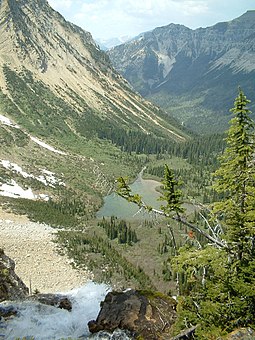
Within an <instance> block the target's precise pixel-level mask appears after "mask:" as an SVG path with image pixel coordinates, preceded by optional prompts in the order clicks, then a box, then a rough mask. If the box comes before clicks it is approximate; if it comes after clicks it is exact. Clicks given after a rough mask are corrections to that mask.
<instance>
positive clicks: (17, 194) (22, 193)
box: [0, 179, 36, 200]
mask: <svg viewBox="0 0 255 340" xmlns="http://www.w3.org/2000/svg"><path fill="white" fill-rule="evenodd" d="M0 195H1V196H7V197H13V198H27V199H31V200H33V199H35V198H36V196H35V195H34V194H33V192H32V189H31V188H28V189H27V190H26V189H23V188H21V186H19V185H18V184H17V183H16V182H15V181H14V180H13V179H12V180H11V182H10V184H7V183H5V184H2V185H1V186H0Z"/></svg>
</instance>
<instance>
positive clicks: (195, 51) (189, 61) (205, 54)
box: [108, 11, 255, 120]
mask: <svg viewBox="0 0 255 340" xmlns="http://www.w3.org/2000/svg"><path fill="white" fill-rule="evenodd" d="M254 46H255V11H248V12H246V13H245V14H243V15H242V16H241V17H239V18H237V19H234V20H232V21H230V22H222V23H218V24H216V25H214V26H212V27H207V28H199V29H196V30H191V29H189V28H187V27H185V26H181V25H175V24H170V25H168V26H164V27H159V28H156V29H154V30H153V31H151V32H147V33H144V34H142V35H140V36H139V37H138V38H137V39H134V40H132V41H131V42H128V43H125V44H123V45H120V46H117V47H115V48H113V49H111V50H110V51H109V52H108V55H109V57H110V59H111V60H112V62H113V65H114V66H115V67H116V69H117V70H118V71H120V72H121V73H122V75H123V76H124V77H125V78H126V79H127V80H129V81H130V83H131V84H132V85H133V86H134V88H135V89H136V90H137V91H139V92H140V93H141V94H142V95H144V96H146V97H148V98H152V99H154V100H155V101H156V102H157V103H158V104H160V105H161V106H163V107H167V108H169V107H170V106H171V105H169V104H170V102H171V100H172V99H173V98H177V96H178V97H179V98H180V97H182V99H181V100H183V99H184V98H183V97H185V99H186V100H189V101H191V100H194V99H195V100H197V101H199V104H200V106H201V107H203V108H204V110H211V111H212V112H214V113H216V112H217V111H218V112H220V113H222V112H223V111H224V110H225V112H227V111H228V108H230V107H231V106H230V105H232V102H233V99H234V98H235V95H236V90H237V87H238V85H240V86H241V87H242V88H243V89H244V91H245V92H246V94H247V95H248V96H251V95H252V94H253V93H254V77H255V49H254ZM183 101H184V100H183ZM172 102H173V101H172ZM190 106H191V105H190ZM223 108H224V109H223ZM179 115H181V117H179V118H181V119H184V120H185V119H186V118H187V117H186V118H185V114H183V115H182V112H180V110H179ZM193 118H196V117H193Z"/></svg>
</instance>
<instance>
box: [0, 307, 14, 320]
mask: <svg viewBox="0 0 255 340" xmlns="http://www.w3.org/2000/svg"><path fill="white" fill-rule="evenodd" d="M17 313H18V311H17V309H16V307H14V306H0V319H1V317H3V318H8V317H10V316H13V315H17Z"/></svg>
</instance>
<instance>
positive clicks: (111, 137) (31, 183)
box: [0, 0, 188, 220]
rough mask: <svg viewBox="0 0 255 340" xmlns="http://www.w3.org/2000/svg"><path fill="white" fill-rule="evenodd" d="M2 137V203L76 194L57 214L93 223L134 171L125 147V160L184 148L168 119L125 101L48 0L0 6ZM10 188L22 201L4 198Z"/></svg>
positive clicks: (88, 44)
mask: <svg viewBox="0 0 255 340" xmlns="http://www.w3.org/2000/svg"><path fill="white" fill-rule="evenodd" d="M0 130H1V134H0V139H1V153H0V192H1V195H2V194H3V193H5V194H6V195H7V192H9V194H8V196H11V197H24V196H26V198H31V197H33V198H35V197H38V195H41V196H40V197H41V198H42V197H45V196H47V195H48V196H51V195H52V194H53V192H55V194H57V195H59V196H62V197H63V196H64V195H65V194H66V195H68V196H72V197H74V192H77V191H78V192H79V195H80V200H79V202H78V203H77V202H76V201H75V202H73V203H72V205H71V206H67V205H65V209H64V207H62V208H61V209H62V210H61V209H60V208H59V207H58V208H59V209H60V210H61V211H62V212H61V213H63V211H64V210H65V211H69V212H70V211H73V210H75V209H76V210H77V208H74V206H77V204H78V205H79V206H80V207H79V209H78V210H79V214H80V215H83V214H84V211H83V209H85V210H86V211H87V214H88V215H91V214H92V215H93V211H95V210H96V207H97V206H98V204H99V202H100V195H101V194H102V193H103V194H104V193H106V192H108V191H109V190H110V189H111V186H112V183H113V180H114V179H115V178H116V177H117V176H119V174H120V173H123V174H128V175H131V174H134V173H135V172H136V171H137V170H138V169H140V168H141V164H140V162H139V160H137V159H136V158H135V157H134V156H132V155H128V154H126V153H123V152H122V151H121V148H124V149H125V145H127V141H128V140H129V144H131V145H130V148H129V150H126V151H139V150H136V149H137V147H138V146H139V145H140V146H139V148H140V151H139V152H140V153H141V152H142V151H143V148H144V144H146V143H147V146H146V147H147V149H149V148H150V145H149V144H153V145H157V144H160V143H161V141H166V140H168V141H170V142H172V143H174V142H183V141H185V140H186V138H188V137H187V135H186V133H185V132H184V131H183V130H181V129H180V127H179V126H178V124H177V123H176V121H175V120H174V119H172V118H169V117H168V116H167V115H166V114H165V113H164V112H163V111H162V110H160V109H159V108H158V107H156V106H154V105H152V104H151V103H149V102H147V101H145V100H144V99H142V97H141V96H140V95H138V94H135V93H134V92H132V90H131V88H130V86H129V84H128V83H127V82H126V80H124V79H123V78H122V76H120V75H119V74H118V73H117V72H116V71H115V70H114V69H113V68H112V66H111V63H110V60H109V57H108V56H107V55H106V54H105V53H104V52H102V51H101V50H100V49H99V48H98V46H97V45H96V44H95V43H94V41H93V39H92V37H91V34H90V33H88V32H86V31H84V30H82V29H81V28H79V27H77V26H75V25H74V24H72V23H69V22H67V21H66V20H65V19H64V18H63V17H62V16H61V15H60V14H59V13H58V12H56V11H54V10H53V9H52V8H51V7H50V6H49V5H48V2H47V1H46V0H35V1H34V0H33V1H32V0H26V1H22V0H19V1H18V0H1V1H0ZM131 134H132V138H133V140H131V139H132V138H130V135H131ZM130 140H131V141H130ZM147 149H146V150H147ZM113 164H114V165H115V166H112V165H113ZM14 175H15V176H14ZM47 176H48V177H47ZM14 177H15V178H14ZM50 177H51V179H49V178H50ZM53 178H55V179H53ZM55 180H56V181H55ZM17 187H18V188H19V189H18V190H19V191H22V190H23V191H22V193H23V195H19V194H15V193H14V194H12V195H10V192H11V193H12V192H13V191H15V190H14V188H17ZM56 189H57V190H56ZM29 190H32V192H33V194H31V192H30V191H29ZM16 191H17V190H16ZM29 195H30V196H29ZM42 195H44V196H42ZM95 197H96V198H95ZM73 200H74V199H73ZM68 204H70V202H69V203H68ZM64 220H65V219H64Z"/></svg>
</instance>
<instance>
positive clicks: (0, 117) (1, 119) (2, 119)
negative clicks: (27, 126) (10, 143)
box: [0, 115, 19, 129]
mask: <svg viewBox="0 0 255 340" xmlns="http://www.w3.org/2000/svg"><path fill="white" fill-rule="evenodd" d="M0 122H1V123H2V124H4V125H8V126H12V127H14V128H16V129H19V126H18V125H16V124H14V123H13V122H12V121H11V120H10V119H9V118H7V117H5V116H3V115H0Z"/></svg>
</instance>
